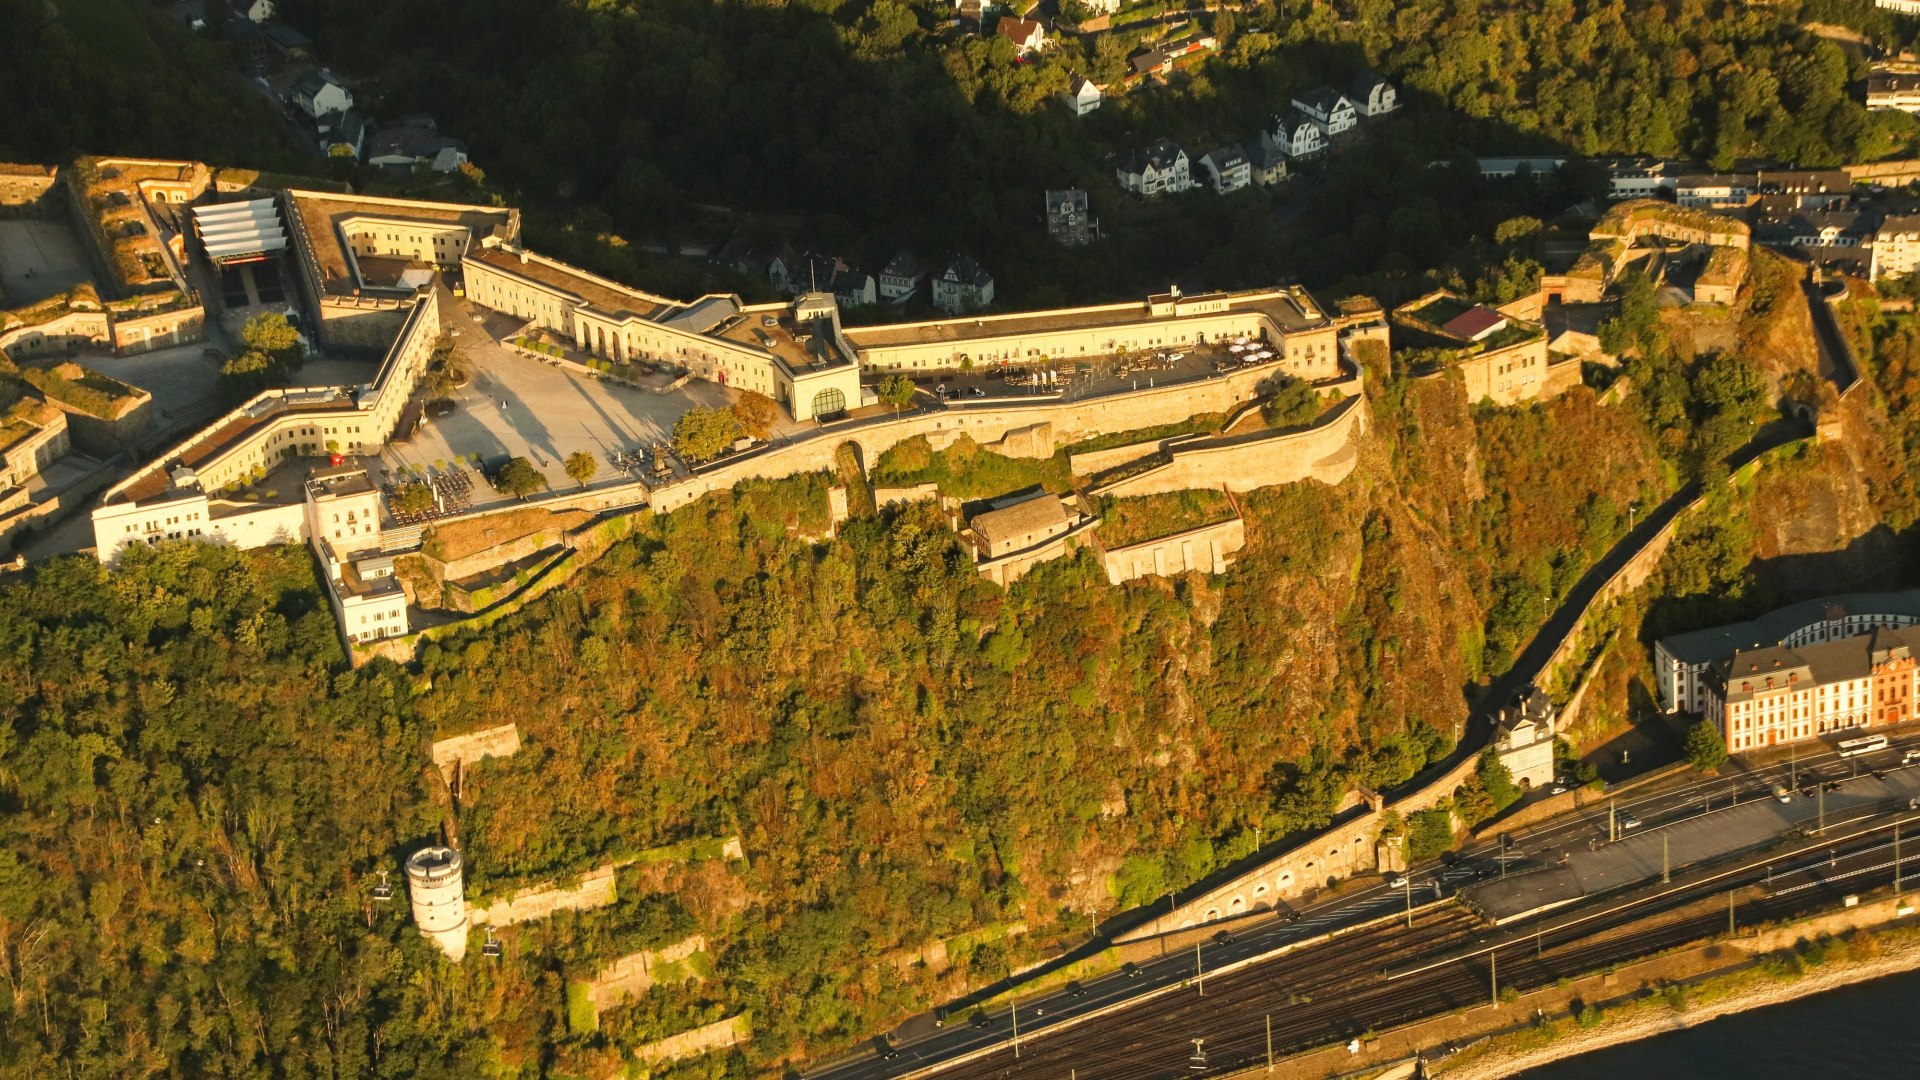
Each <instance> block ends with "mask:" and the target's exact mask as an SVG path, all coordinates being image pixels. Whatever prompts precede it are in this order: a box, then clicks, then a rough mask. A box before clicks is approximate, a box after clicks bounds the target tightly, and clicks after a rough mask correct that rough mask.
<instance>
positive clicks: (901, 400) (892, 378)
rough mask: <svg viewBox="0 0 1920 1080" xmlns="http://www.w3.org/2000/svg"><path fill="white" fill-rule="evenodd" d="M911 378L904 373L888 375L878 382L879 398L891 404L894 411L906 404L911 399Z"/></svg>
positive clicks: (912, 391) (912, 389)
mask: <svg viewBox="0 0 1920 1080" xmlns="http://www.w3.org/2000/svg"><path fill="white" fill-rule="evenodd" d="M913 394H914V385H913V380H912V379H909V378H907V377H906V376H905V375H897V374H896V375H889V376H887V378H886V380H885V381H883V382H882V383H881V384H880V400H881V401H883V402H885V403H886V404H888V405H891V406H893V409H894V411H895V412H899V411H900V410H901V409H903V408H905V407H906V406H907V403H908V402H910V401H912V400H913Z"/></svg>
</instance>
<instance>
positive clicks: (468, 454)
mask: <svg viewBox="0 0 1920 1080" xmlns="http://www.w3.org/2000/svg"><path fill="white" fill-rule="evenodd" d="M443 310H444V311H445V312H446V314H447V324H448V328H449V329H450V330H453V331H457V332H458V333H457V336H456V338H455V341H456V343H457V344H458V346H459V348H460V349H461V351H462V353H463V354H464V355H465V357H466V359H467V363H468V366H469V367H470V369H471V371H472V378H471V380H470V381H469V382H468V383H467V385H466V386H464V387H461V388H460V389H458V390H455V391H454V393H453V403H454V405H453V410H452V411H451V412H449V413H446V414H445V415H441V416H437V417H429V418H428V419H426V420H425V421H424V422H423V423H422V424H421V426H420V428H419V430H418V431H417V432H415V433H414V435H413V436H412V437H411V438H409V439H408V440H406V441H405V442H397V443H394V444H392V445H390V446H388V447H387V450H386V452H385V453H383V454H382V455H381V463H382V465H383V466H384V467H385V468H387V469H388V470H399V469H403V468H404V469H413V470H426V469H430V468H431V467H434V466H436V465H439V466H443V467H444V466H449V465H451V463H453V462H455V461H457V460H461V459H465V460H467V461H469V462H471V461H472V459H473V455H475V454H478V455H480V457H481V459H482V460H483V461H485V462H488V463H490V464H491V463H494V462H498V461H501V460H504V459H506V458H509V457H524V458H526V459H527V460H528V461H531V462H532V463H533V465H534V467H535V468H537V469H539V470H540V472H541V474H542V475H544V476H545V477H546V478H547V483H548V484H550V485H551V486H552V487H553V488H554V489H555V490H567V489H569V488H572V487H574V486H575V484H574V482H573V480H572V479H571V478H569V477H568V476H567V474H566V472H565V470H564V469H563V468H562V463H563V462H565V461H566V459H567V456H568V455H569V454H573V453H576V452H579V451H585V452H587V453H590V454H592V455H593V456H594V458H595V460H597V461H598V462H599V463H600V469H599V473H598V475H597V476H596V477H595V480H594V482H595V483H604V482H607V481H610V480H615V479H622V478H624V477H623V476H622V475H621V474H620V473H619V472H617V468H616V465H615V462H616V458H617V456H619V457H621V458H624V455H626V454H628V453H630V452H632V451H635V450H637V449H639V448H641V447H647V446H652V445H655V444H658V443H661V442H666V441H670V440H671V439H672V437H673V425H674V423H675V422H676V421H678V420H679V419H680V417H681V416H682V415H683V414H685V413H686V412H687V411H688V410H690V409H693V408H696V407H706V408H721V407H725V406H726V405H728V404H730V403H731V402H732V400H733V398H734V397H736V396H737V392H736V391H732V390H728V389H727V388H726V387H723V386H718V385H715V384H713V383H709V382H704V381H702V380H699V379H695V380H693V381H691V382H689V383H688V384H687V385H686V386H685V387H683V388H681V389H679V390H676V391H673V392H672V393H667V394H656V393H654V392H652V391H650V390H643V389H638V388H635V387H629V386H621V385H616V384H614V383H612V382H609V381H604V380H600V379H592V378H587V377H585V376H583V375H578V374H573V373H570V372H568V371H566V370H563V369H561V368H559V367H556V366H554V365H551V364H548V363H544V362H542V361H539V360H534V359H530V358H528V357H525V356H521V355H520V354H518V353H515V352H511V351H509V350H507V349H504V348H501V347H500V346H499V345H497V344H495V343H494V341H493V339H492V338H490V337H488V336H487V333H486V330H485V328H483V327H482V325H481V324H480V323H479V321H478V319H477V317H476V312H475V310H473V309H471V307H470V305H468V304H466V303H464V302H450V303H447V304H446V306H445V307H444V308H443ZM470 497H471V499H472V502H473V503H474V505H484V504H485V503H486V502H489V501H492V500H494V499H497V498H501V497H500V496H496V495H494V493H493V492H492V491H491V490H488V489H485V488H484V486H483V485H482V486H477V487H476V488H475V489H474V490H473V491H472V492H471V496H470Z"/></svg>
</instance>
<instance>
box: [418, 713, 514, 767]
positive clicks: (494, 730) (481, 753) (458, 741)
mask: <svg viewBox="0 0 1920 1080" xmlns="http://www.w3.org/2000/svg"><path fill="white" fill-rule="evenodd" d="M519 749H520V728H519V727H518V726H517V725H514V724H501V725H500V726H499V727H490V728H482V729H481V730H479V731H474V732H469V733H467V734H465V735H455V736H454V737H452V738H450V739H440V740H438V741H436V742H435V743H434V744H433V748H432V757H433V763H434V764H435V765H437V766H439V767H440V772H441V774H442V775H446V776H451V775H452V773H453V766H454V765H456V764H460V765H471V764H473V763H474V762H476V761H479V760H480V759H481V758H489V757H511V756H512V755H513V754H515V753H517V752H518V751H519Z"/></svg>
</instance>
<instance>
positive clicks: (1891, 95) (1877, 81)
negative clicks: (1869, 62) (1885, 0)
mask: <svg viewBox="0 0 1920 1080" xmlns="http://www.w3.org/2000/svg"><path fill="white" fill-rule="evenodd" d="M1901 2H1906V0H1901ZM1882 6H1885V5H1884V4H1883V5H1882ZM1912 6H1914V7H1916V8H1920V0H1914V2H1913V5H1912ZM1867 108H1869V109H1897V110H1899V111H1901V112H1920V74H1916V73H1914V72H1912V71H1890V70H1887V69H1885V68H1881V67H1876V68H1874V70H1872V71H1870V72H1869V73H1868V74H1867Z"/></svg>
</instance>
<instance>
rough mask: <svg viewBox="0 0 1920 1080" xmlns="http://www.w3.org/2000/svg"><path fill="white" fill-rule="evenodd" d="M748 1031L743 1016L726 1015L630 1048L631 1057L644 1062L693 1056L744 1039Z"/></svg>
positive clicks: (738, 1042) (740, 1041)
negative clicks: (636, 1047)
mask: <svg viewBox="0 0 1920 1080" xmlns="http://www.w3.org/2000/svg"><path fill="white" fill-rule="evenodd" d="M750 1034H752V1030H751V1029H750V1028H749V1027H748V1025H747V1016H746V1014H745V1013H741V1014H740V1015H738V1016H729V1017H727V1018H726V1019H725V1020H716V1021H715V1022H713V1023H711V1024H708V1025H706V1026H705V1027H697V1028H694V1029H693V1030H691V1031H683V1032H681V1033H680V1034H678V1035H670V1036H668V1037H667V1038H664V1039H660V1040H658V1041H656V1042H650V1043H648V1044H646V1045H645V1046H642V1047H639V1048H638V1049H636V1050H634V1052H633V1056H634V1057H636V1058H638V1059H640V1060H641V1061H644V1062H649V1063H651V1062H656V1061H677V1060H679V1059H681V1058H689V1057H694V1056H696V1055H698V1054H704V1053H706V1052H707V1051H709V1050H724V1049H726V1048H727V1047H729V1046H736V1045H738V1044H740V1043H743V1042H746V1041H747V1037H748V1036H749V1035H750Z"/></svg>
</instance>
